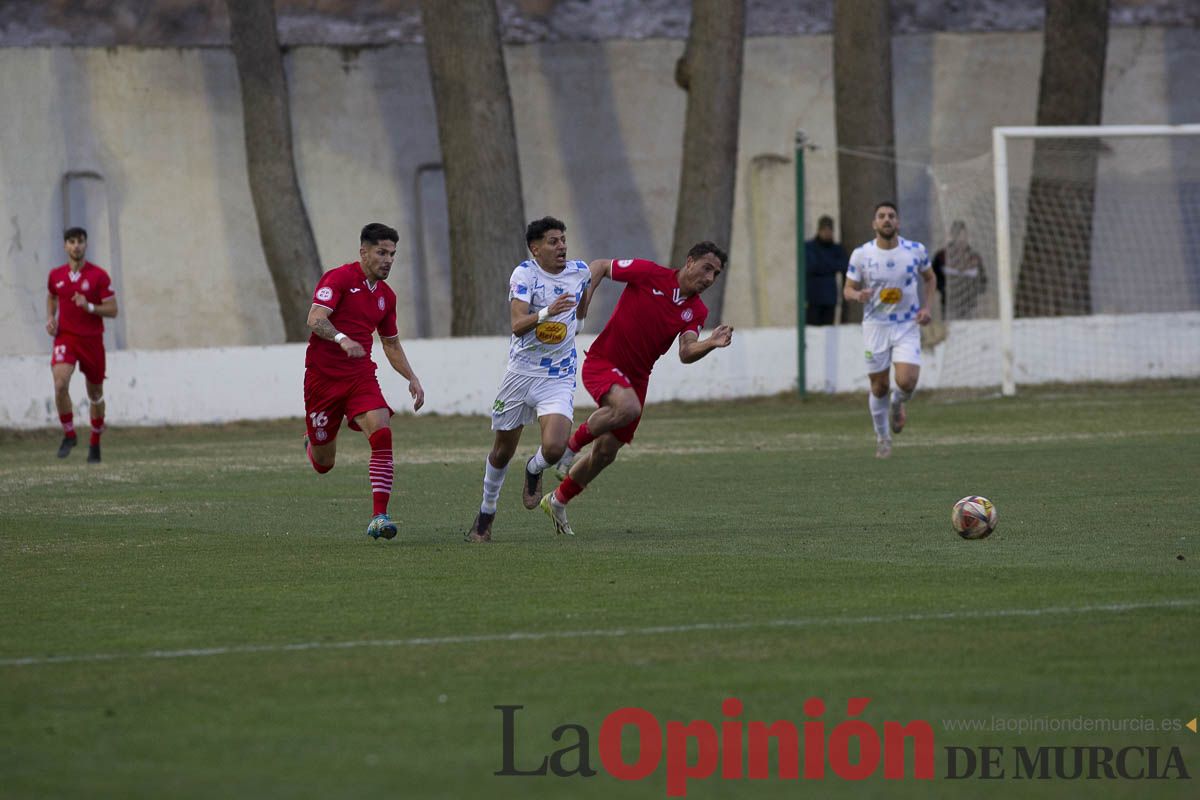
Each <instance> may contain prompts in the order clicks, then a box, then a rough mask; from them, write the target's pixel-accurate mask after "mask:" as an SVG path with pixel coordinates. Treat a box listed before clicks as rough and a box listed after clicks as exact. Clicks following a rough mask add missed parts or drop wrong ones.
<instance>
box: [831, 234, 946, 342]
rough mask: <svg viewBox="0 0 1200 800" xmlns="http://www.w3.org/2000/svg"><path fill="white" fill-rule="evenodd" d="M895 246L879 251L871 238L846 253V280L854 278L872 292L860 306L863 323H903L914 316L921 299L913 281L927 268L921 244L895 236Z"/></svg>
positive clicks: (925, 255) (927, 262)
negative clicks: (847, 257) (848, 253)
mask: <svg viewBox="0 0 1200 800" xmlns="http://www.w3.org/2000/svg"><path fill="white" fill-rule="evenodd" d="M896 242H897V244H896V246H895V247H893V248H892V249H891V250H881V249H880V248H879V247H878V246H876V244H875V240H874V239H872V240H871V241H869V242H867V243H866V244H864V245H862V246H861V247H856V248H855V249H854V252H853V253H851V254H850V264H849V266H848V267H847V268H846V280H848V281H858V282H859V285H860V286H862V287H863V288H864V289H874V290H875V292H874V293H873V294H872V295H871V297H870V299H869V300H867V302H866V303H865V304H864V305H863V324H864V325H865V324H867V323H868V322H873V323H888V322H907V321H908V320H912V319H916V318H917V311H918V310H920V308H921V299H920V295H919V294H918V293H917V292H918V286H919V284H918V283H917V282H918V281H919V280H921V277H920V273H922V272H926V271H928V270H929V269H930V266H929V254H928V253H926V252H925V245H923V244H921V243H920V242H912V241H909V240H908V239H905V238H903V237H901V236H897V237H896Z"/></svg>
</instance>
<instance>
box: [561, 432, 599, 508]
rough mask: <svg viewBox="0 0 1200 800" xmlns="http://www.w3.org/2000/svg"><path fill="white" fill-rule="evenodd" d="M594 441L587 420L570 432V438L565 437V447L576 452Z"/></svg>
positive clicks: (594, 438)
mask: <svg viewBox="0 0 1200 800" xmlns="http://www.w3.org/2000/svg"><path fill="white" fill-rule="evenodd" d="M594 441H596V437H595V436H592V432H591V431H590V430H588V426H587V421H586V420H585V421H584V422H583V424H582V425H580V426H579V427H578V428H576V429H575V432H574V433H572V434H571V438H570V439H567V447H569V448H571V449H572V450H574V451H575V452H576V453H578V452H579V451H580V450H582V449H583V448H585V447H587V446H588V445H589V444H591V443H592V442H594ZM576 494H578V492H576Z"/></svg>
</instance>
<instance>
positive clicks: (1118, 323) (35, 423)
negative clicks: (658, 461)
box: [0, 312, 1200, 429]
mask: <svg viewBox="0 0 1200 800" xmlns="http://www.w3.org/2000/svg"><path fill="white" fill-rule="evenodd" d="M999 332H1000V328H999V322H998V321H996V320H983V321H964V322H952V323H950V327H949V336H948V340H947V342H946V343H943V344H940V345H938V346H937V347H936V348H934V349H933V351H926V352H925V364H924V367H923V371H922V376H921V385H922V387H924V388H927V389H929V388H952V387H969V386H994V387H998V386H999V385H1000V368H1001V363H1000V354H999V352H1000V351H999V341H1000V340H999ZM1013 333H1014V349H1015V351H1016V354H1017V363H1016V377H1017V383H1018V384H1036V383H1049V382H1058V381H1061V382H1076V381H1127V380H1138V379H1153V378H1173V377H1200V312H1181V313H1173V314H1128V315H1119V316H1118V315H1098V316H1090V317H1063V318H1057V319H1019V320H1016V321H1015V324H1014V328H1013ZM806 336H807V347H806V350H807V364H806V372H807V384H808V390H809V391H812V392H850V391H865V390H866V388H867V376H866V369H865V365H864V363H863V357H862V353H863V343H862V334H861V331H860V330H859V328H858V326H852V325H842V326H838V327H830V328H808V329H807V332H806ZM594 338H595V337H594V336H591V335H589V336H581V337H580V343H581V347H580V350H581V351H582V350H585V349H586V348H587V347H588V346H589V345H590V344H591V342H592V339H594ZM1164 341H1173V342H1175V343H1176V344H1178V343H1180V342H1185V343H1186V342H1191V343H1192V345H1191V346H1190V347H1188V348H1180V347H1172V348H1163V347H1162V346H1161V344H1162V342H1164ZM1118 343H1119V345H1120V346H1119V347H1118V346H1116V345H1117V344H1118ZM952 345H953V346H963V347H967V348H968V349H970V350H971V351H972V352H975V353H980V354H982V355H984V356H985V357H991V356H992V355H994V356H995V369H994V370H993V371H991V374H990V376H989V375H988V374H986V373H987V372H988V371H986V370H978V369H973V370H971V374H970V375H961V374H957V373H954V374H952V373H951V372H950V369H949V367H945V368H944V365H945V364H946V363H947V362H948V361H949V359H946V358H945V355H946V353H947V348H948V347H950V346H952ZM304 348H305V345H301V344H291V345H273V346H269V347H228V348H209V349H197V350H126V351H120V352H115V353H110V354H109V357H108V376H109V377H108V380H107V381H106V382H105V392H104V393H105V398H106V400H108V408H109V415H108V419H107V421H108V422H109V423H110V424H113V425H163V424H172V425H181V424H195V423H219V422H230V421H233V420H255V419H279V418H286V417H300V416H302V415H303V413H304V404H303V396H302V384H303V377H304ZM404 348H405V351H406V352H407V353H408V356H409V360H410V361H411V362H412V363H413V365H414V366H415V367H416V369H417V371H418V375H420V376H421V381H422V383H423V384H424V386H425V392H426V406H425V408H424V409H422V411H421V413H422V414H427V413H437V414H479V415H485V414H487V413H488V412H489V411H490V408H491V404H492V400H493V399H494V397H495V392H496V388H497V386H498V385H499V382H500V378H501V375H502V374H503V372H504V363H505V359H504V356H505V354H506V352H507V349H508V338H507V337H474V338H461V339H414V340H411V341H408V342H405V343H404ZM376 355H380V354H379V353H378V348H377V349H376ZM49 361H50V357H49V352H47V353H45V354H42V355H37V356H4V357H0V375H3V376H4V382H3V384H2V385H0V428H26V429H28V428H40V427H52V426H56V425H57V423H58V417H57V413H56V412H55V410H54V397H53V390H52V385H51V379H50V368H49ZM796 367H797V364H796V332H795V330H794V329H792V328H759V329H754V330H745V331H738V332H737V333H736V334H735V335H734V344H733V345H732V346H731V347H730V348H729V349H727V350H720V351H717V352H715V353H712V354H711V355H709V356H708V357H707V358H705V359H704V360H702V361H700V362H699V363H697V364H693V365H690V366H684V365H683V364H680V363H679V360H678V358H677V357H676V356H675V353H674V352H673V351H669V352H668V353H667V355H665V356H664V357H663V358H662V360H661V361H659V364H658V369H656V370H655V373H654V378H653V379H652V380H651V382H650V395H649V398H648V400H649V401H650V402H661V401H664V400H712V399H729V398H734V397H752V396H763V395H772V394H778V393H780V392H786V391H792V390H794V389H795V387H796ZM379 376H380V383H381V385H382V387H383V391H384V395H385V396H386V397H387V398H388V400H389V402H391V403H392V405H393V406H394V407H395V408H396V410H397V411H404V410H410V409H411V404H410V401H409V399H408V394H407V388H406V383H405V381H404V380H402V379H401V378H400V376H399V375H396V374H395V373H394V372H392V370H391V369H390V368H389V367H387V365H386V362H385V363H384V366H383V367H381V369H380V370H379ZM83 396H84V392H83V383H82V379H79V378H76V379H75V380H74V382H73V384H72V397H73V398H74V399H75V400H76V401H77V403H78V406H77V410H78V411H82V410H84V409H85V407H86V404H85V403H84V402H83V400H82V398H83ZM575 397H576V403H577V404H578V405H579V406H581V407H584V406H590V405H594V404H593V403H592V401H591V398H589V397H588V396H587V394H586V392H584V391H583V389H582V387H581V388H579V389H578V390H577V391H576V395H575Z"/></svg>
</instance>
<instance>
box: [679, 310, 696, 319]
mask: <svg viewBox="0 0 1200 800" xmlns="http://www.w3.org/2000/svg"><path fill="white" fill-rule="evenodd" d="M679 316H681V317H683V321H684V322H691V321H692V317H694V316H695V314H693V313H692V310H691V309H690V308H685V309H684V310H683V312H682V313H681V314H680V315H679Z"/></svg>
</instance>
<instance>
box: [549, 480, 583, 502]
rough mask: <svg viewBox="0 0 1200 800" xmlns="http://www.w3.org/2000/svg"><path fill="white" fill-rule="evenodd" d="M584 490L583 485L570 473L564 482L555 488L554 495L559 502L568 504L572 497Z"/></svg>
mask: <svg viewBox="0 0 1200 800" xmlns="http://www.w3.org/2000/svg"><path fill="white" fill-rule="evenodd" d="M582 491H583V487H582V486H580V485H579V484H578V483H576V482H575V479H574V478H572V477H571V476H570V475H568V476H567V477H565V478H563V482H562V483H560V484H559V485H558V488H557V489H555V490H554V496H555V497H556V498H557V499H558V502H560V503H562V504H563V505H566V504H567V503H569V502H571V498H572V497H574V496H575V495H577V494H579V493H580V492H582Z"/></svg>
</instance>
